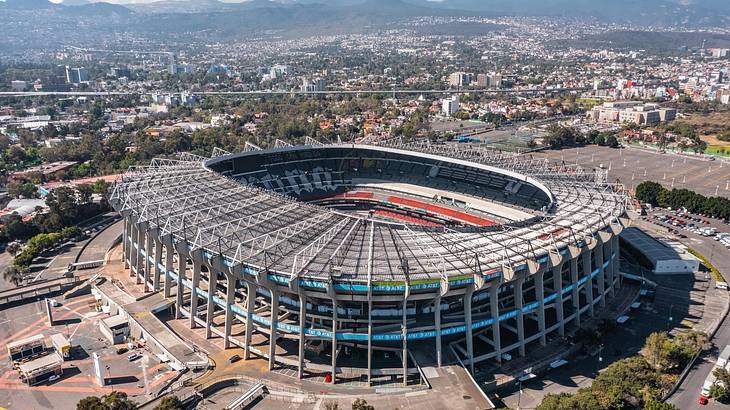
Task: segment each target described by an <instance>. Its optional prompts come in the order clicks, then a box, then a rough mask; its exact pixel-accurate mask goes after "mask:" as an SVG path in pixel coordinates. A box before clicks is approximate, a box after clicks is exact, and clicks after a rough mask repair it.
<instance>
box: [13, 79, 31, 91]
mask: <svg viewBox="0 0 730 410" xmlns="http://www.w3.org/2000/svg"><path fill="white" fill-rule="evenodd" d="M27 86H28V84H26V82H25V81H17V80H14V81H11V82H10V88H11V89H12V90H13V91H24V90H25V88H26V87H27Z"/></svg>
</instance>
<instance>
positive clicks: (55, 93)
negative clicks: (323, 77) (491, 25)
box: [0, 87, 592, 97]
mask: <svg viewBox="0 0 730 410" xmlns="http://www.w3.org/2000/svg"><path fill="white" fill-rule="evenodd" d="M588 90H592V88H587V87H581V88H552V89H545V88H529V89H500V90H492V89H478V90H471V89H461V90H394V89H390V90H387V89H386V90H326V91H276V90H262V91H195V92H192V91H189V94H190V95H194V96H220V97H226V96H229V97H246V96H264V95H289V96H293V95H307V96H313V95H370V94H392V95H396V94H397V95H418V94H550V93H562V92H572V91H588ZM152 94H180V91H165V90H154V91H145V92H132V91H28V92H17V91H2V92H0V97H45V96H57V97H108V96H121V95H152Z"/></svg>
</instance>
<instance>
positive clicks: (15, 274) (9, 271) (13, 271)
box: [3, 265, 23, 286]
mask: <svg viewBox="0 0 730 410" xmlns="http://www.w3.org/2000/svg"><path fill="white" fill-rule="evenodd" d="M3 279H5V281H7V282H12V283H13V284H14V285H15V286H18V284H19V283H20V281H21V280H22V279H23V270H22V269H21V268H19V267H17V266H15V265H10V266H8V267H7V268H5V270H4V271H3Z"/></svg>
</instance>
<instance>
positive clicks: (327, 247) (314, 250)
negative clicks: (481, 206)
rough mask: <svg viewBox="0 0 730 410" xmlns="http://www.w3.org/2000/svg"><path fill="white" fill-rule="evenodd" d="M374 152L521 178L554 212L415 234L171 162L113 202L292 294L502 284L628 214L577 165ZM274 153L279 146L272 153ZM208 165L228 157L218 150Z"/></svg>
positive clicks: (137, 176) (617, 189)
mask: <svg viewBox="0 0 730 410" xmlns="http://www.w3.org/2000/svg"><path fill="white" fill-rule="evenodd" d="M307 142H308V143H310V146H312V147H316V146H320V145H325V144H322V143H320V142H319V141H316V140H311V141H309V140H308V141H307ZM334 145H347V146H348V147H354V146H353V145H352V144H334ZM379 145H383V146H386V147H389V148H392V149H397V150H402V151H406V153H410V154H413V153H414V152H416V153H419V152H421V153H427V154H431V155H438V156H440V157H443V158H444V161H448V160H449V159H450V158H457V159H460V160H463V161H468V162H473V163H479V164H485V165H490V166H492V167H496V168H500V169H506V170H510V171H513V172H517V173H520V174H523V175H527V176H530V177H533V178H535V179H537V180H539V181H540V182H542V183H543V184H544V185H545V186H547V187H548V189H549V190H550V192H551V193H552V194H553V196H554V197H555V203H554V205H553V207H552V209H550V210H546V211H544V212H543V213H542V214H541V215H539V218H537V220H536V221H534V222H533V223H530V224H523V225H520V224H517V225H514V226H513V225H510V224H504V225H500V226H498V227H493V228H491V229H485V230H478V229H477V230H475V229H470V230H459V229H451V228H446V227H444V228H438V229H436V228H422V227H416V226H410V225H405V224H397V223H387V222H383V221H379V220H374V219H368V218H361V217H357V216H354V215H349V214H342V213H339V212H335V211H333V210H331V209H328V208H323V207H317V206H313V205H310V204H305V203H302V202H298V201H296V200H294V199H292V198H290V197H287V196H284V195H281V194H277V193H275V192H271V191H267V190H264V189H260V188H256V187H253V186H248V185H243V184H241V183H239V182H238V181H235V180H233V179H231V178H229V177H227V176H225V175H222V174H219V173H216V172H213V171H211V170H210V169H208V168H206V166H205V161H207V160H208V159H206V158H203V157H200V156H196V155H192V154H187V153H185V154H182V155H181V156H180V158H179V159H177V160H169V159H155V160H153V161H152V162H151V163H150V165H149V166H141V167H131V168H130V169H129V171H128V172H127V173H126V174H125V175H124V176H123V178H122V179H121V180H120V181H119V182H118V183H117V184H116V185H115V186H114V189H113V192H112V195H111V202H112V204H113V205H114V207H115V208H116V209H117V210H118V211H120V212H122V213H124V212H128V213H131V214H133V215H134V216H135V217H136V219H137V220H138V221H140V222H146V223H147V224H148V226H149V227H150V228H152V229H158V230H159V232H160V234H161V235H163V236H164V235H171V236H172V237H173V239H174V240H175V241H177V242H179V241H185V242H186V243H188V245H189V248H190V249H191V250H204V251H208V252H210V253H212V254H220V255H221V256H222V257H223V258H225V259H227V260H228V261H229V263H231V264H232V265H247V266H252V267H254V268H258V269H267V270H269V271H274V272H278V273H279V274H281V275H283V276H285V277H288V278H289V281H290V282H291V281H293V280H295V279H296V278H300V277H306V278H308V279H315V280H324V281H327V280H332V278H333V277H335V278H337V279H338V280H343V281H352V282H357V283H368V284H370V283H371V282H372V281H406V282H408V281H410V280H415V279H439V280H441V281H442V282H443V281H446V282H447V283H448V278H449V277H451V276H455V275H467V274H479V275H481V273H482V272H486V271H488V270H494V269H497V270H502V271H503V272H504V273H505V274H506V275H507V274H508V272H513V268H515V267H517V266H519V265H521V264H524V263H527V262H529V261H535V260H537V258H539V257H541V256H544V255H547V254H549V253H554V252H556V251H558V250H559V249H561V248H564V247H566V246H569V245H572V246H582V245H583V244H585V243H591V242H592V241H593V240H595V239H596V235H597V232H598V231H601V230H607V229H610V228H609V226H610V225H611V224H615V223H621V222H620V221H619V217H622V216H623V215H624V213H625V209H626V206H627V197H626V196H625V195H624V194H623V188H622V187H621V186H620V185H616V184H607V183H605V181H606V180H607V178H605V175H602V173H601V172H595V171H586V170H584V169H582V168H580V167H578V166H576V165H565V164H555V163H549V162H547V161H544V160H534V159H532V158H529V157H526V156H524V155H512V154H506V153H503V152H499V151H496V150H494V149H490V148H484V147H479V146H469V145H461V144H450V145H437V144H431V143H429V142H422V141H412V142H406V141H404V140H402V139H400V138H396V139H392V140H387V141H382V142H380V143H379ZM277 146H279V147H286V146H288V144H286V143H284V142H283V141H277ZM365 148H366V146H365ZM251 150H257V151H258V150H260V148H259V147H256V146H254V145H253V144H247V148H246V150H245V151H251ZM213 155H214V157H220V156H225V155H230V154H228V153H227V152H225V151H223V150H216V151H214V153H213ZM404 266H405V267H407V268H404ZM404 269H407V270H408V271H407V272H406V271H404ZM366 272H367V274H366ZM506 279H508V280H509V279H511V278H510V277H506Z"/></svg>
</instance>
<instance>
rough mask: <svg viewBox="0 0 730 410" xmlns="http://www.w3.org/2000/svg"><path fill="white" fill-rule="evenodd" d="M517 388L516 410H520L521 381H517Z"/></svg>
mask: <svg viewBox="0 0 730 410" xmlns="http://www.w3.org/2000/svg"><path fill="white" fill-rule="evenodd" d="M517 386H519V387H518V388H519V390H518V393H517V410H520V401H521V400H522V380H520V379H517Z"/></svg>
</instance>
